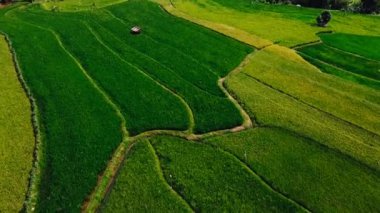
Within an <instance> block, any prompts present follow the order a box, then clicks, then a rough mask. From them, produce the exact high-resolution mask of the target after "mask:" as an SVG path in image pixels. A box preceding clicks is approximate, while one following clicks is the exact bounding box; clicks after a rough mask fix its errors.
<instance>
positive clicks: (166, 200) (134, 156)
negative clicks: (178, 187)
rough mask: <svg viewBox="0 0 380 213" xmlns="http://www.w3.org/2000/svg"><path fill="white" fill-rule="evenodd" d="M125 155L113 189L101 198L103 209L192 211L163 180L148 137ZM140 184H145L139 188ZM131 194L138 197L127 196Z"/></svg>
mask: <svg viewBox="0 0 380 213" xmlns="http://www.w3.org/2000/svg"><path fill="white" fill-rule="evenodd" d="M125 158H126V159H125V160H124V163H123V165H122V168H121V169H120V171H119V174H118V178H117V180H116V181H115V183H114V184H113V186H112V187H113V191H112V193H110V194H108V195H107V196H106V198H105V200H104V201H103V203H104V205H103V207H102V208H101V211H102V212H118V211H120V212H123V211H148V210H149V209H155V211H157V212H169V211H173V212H191V211H192V210H191V208H190V207H189V206H188V204H187V203H186V202H185V201H184V200H183V199H182V198H181V197H180V196H178V194H177V193H176V192H175V191H173V189H172V188H171V187H170V186H169V185H168V184H167V183H166V180H165V179H164V177H163V174H162V171H161V167H160V164H159V161H158V158H157V156H156V154H155V151H154V149H153V147H152V146H151V145H150V143H149V141H148V140H145V139H143V140H140V141H139V142H136V143H134V144H133V146H132V148H131V150H130V151H129V152H128V154H127V155H126V156H125ZM142 185H144V186H146V187H143V188H141V186H142ZM121 195H122V196H121ZM130 197H134V198H137V199H129V198H130ZM141 204H143V205H141Z"/></svg>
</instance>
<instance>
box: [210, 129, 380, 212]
mask: <svg viewBox="0 0 380 213" xmlns="http://www.w3.org/2000/svg"><path fill="white" fill-rule="evenodd" d="M204 142H205V143H207V144H212V145H213V146H215V147H219V148H221V149H223V150H226V151H228V152H230V153H232V154H234V155H236V156H237V157H238V158H239V159H240V160H242V161H243V162H245V163H247V164H248V165H249V167H250V168H252V170H254V171H256V172H257V173H258V174H260V175H262V176H263V177H264V179H265V180H266V181H267V182H269V183H270V184H271V185H272V186H273V187H274V188H276V189H278V190H279V191H281V192H282V193H284V194H287V195H288V196H289V197H290V198H292V199H293V200H296V201H298V202H299V203H302V204H303V205H304V206H306V207H307V208H308V209H311V210H312V211H315V212H355V211H356V210H357V209H360V210H361V211H363V212H376V211H378V210H379V206H378V203H379V202H380V194H379V193H380V192H379V190H377V189H378V188H379V187H380V185H379V184H380V177H379V175H378V174H376V173H374V172H373V171H371V170H369V169H368V168H366V167H363V166H362V165H360V164H358V163H357V162H355V161H354V160H352V159H351V158H347V157H346V156H344V155H342V154H341V153H339V152H335V151H332V150H331V149H328V148H327V147H325V146H321V145H320V144H319V143H318V142H315V141H311V140H309V139H304V138H303V137H300V136H299V135H297V134H294V133H292V132H289V131H286V130H283V129H279V128H257V129H253V130H249V131H246V132H241V133H235V134H230V135H225V136H219V137H215V138H211V139H208V140H205V141H204ZM353 183H355V184H353Z"/></svg>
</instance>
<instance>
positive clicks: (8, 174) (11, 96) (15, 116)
mask: <svg viewBox="0 0 380 213" xmlns="http://www.w3.org/2000/svg"><path fill="white" fill-rule="evenodd" d="M0 55H1V56H2V57H1V58H0V67H1V71H0V76H1V78H0V91H1V94H0V106H1V110H0V126H1V129H0V141H1V143H0V150H1V151H0V152H1V153H0V162H1V163H0V170H1V172H2V174H1V175H0V197H1V198H0V200H1V201H0V212H17V211H21V209H22V208H24V206H23V204H24V200H25V197H26V194H27V191H28V185H29V178H30V177H29V175H30V172H31V171H32V167H33V156H34V150H35V145H36V137H35V135H34V130H35V125H34V122H33V120H34V118H32V114H33V113H34V110H33V108H32V107H31V106H32V105H33V101H32V98H31V97H30V96H28V94H29V93H28V91H29V90H28V88H27V87H26V85H25V82H24V81H23V79H22V76H21V75H20V72H19V68H18V65H17V61H16V55H15V54H14V51H13V48H12V45H11V42H10V41H9V39H8V37H7V36H6V35H3V33H2V32H0ZM32 119H33V120H32Z"/></svg>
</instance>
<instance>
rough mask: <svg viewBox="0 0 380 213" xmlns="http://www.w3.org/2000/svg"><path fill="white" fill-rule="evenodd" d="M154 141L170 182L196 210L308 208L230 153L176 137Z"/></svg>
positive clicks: (159, 138)
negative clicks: (268, 182) (274, 188)
mask: <svg viewBox="0 0 380 213" xmlns="http://www.w3.org/2000/svg"><path fill="white" fill-rule="evenodd" d="M150 141H151V143H152V145H153V147H154V148H155V150H156V152H157V155H158V158H159V159H160V163H161V166H162V169H163V173H164V176H165V179H166V180H167V182H168V184H169V185H171V186H172V187H173V189H174V190H176V191H177V192H178V194H180V195H181V196H183V198H184V199H185V200H186V201H187V202H188V204H189V205H190V206H191V207H192V209H193V210H194V211H195V212H199V211H206V212H209V211H216V212H220V211H230V212H231V211H248V212H250V211H259V212H267V211H268V212H269V211H271V212H284V211H286V212H288V211H290V212H295V211H299V212H303V211H304V209H303V208H302V207H301V206H299V205H298V204H296V203H294V202H293V201H291V200H289V199H287V198H286V197H285V196H283V195H281V194H279V193H278V192H277V191H275V190H273V189H272V188H270V187H269V186H268V185H267V184H266V183H264V182H263V181H262V180H261V179H260V178H259V177H258V176H257V175H256V174H255V173H254V172H252V171H251V170H250V169H249V168H248V167H247V166H245V165H244V164H242V163H241V162H240V161H239V160H238V159H236V158H235V157H234V156H233V155H231V154H229V153H226V152H224V151H222V150H220V149H214V148H212V147H210V146H206V145H203V144H199V143H195V142H190V141H186V140H183V139H179V138H175V137H165V136H162V137H156V138H152V139H150Z"/></svg>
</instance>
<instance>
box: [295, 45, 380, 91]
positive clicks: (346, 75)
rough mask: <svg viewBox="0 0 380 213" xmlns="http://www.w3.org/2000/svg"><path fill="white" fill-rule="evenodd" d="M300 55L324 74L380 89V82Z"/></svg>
mask: <svg viewBox="0 0 380 213" xmlns="http://www.w3.org/2000/svg"><path fill="white" fill-rule="evenodd" d="M299 54H300V55H301V56H302V57H303V58H304V59H306V60H307V61H308V62H309V63H311V64H313V65H315V66H316V67H318V69H319V70H321V71H322V72H324V73H328V74H331V75H335V76H338V77H340V78H343V79H346V80H348V81H352V82H355V83H359V84H362V85H366V86H368V87H371V88H374V89H377V90H379V89H380V81H377V80H374V79H370V78H367V77H364V76H362V75H357V74H354V73H352V72H348V71H346V70H344V69H341V68H338V67H335V66H333V65H330V64H328V63H326V62H323V61H320V60H318V59H315V58H313V57H310V56H308V55H306V54H303V53H302V52H299Z"/></svg>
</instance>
